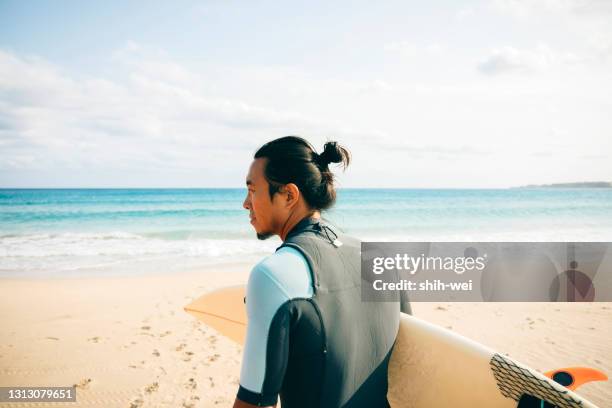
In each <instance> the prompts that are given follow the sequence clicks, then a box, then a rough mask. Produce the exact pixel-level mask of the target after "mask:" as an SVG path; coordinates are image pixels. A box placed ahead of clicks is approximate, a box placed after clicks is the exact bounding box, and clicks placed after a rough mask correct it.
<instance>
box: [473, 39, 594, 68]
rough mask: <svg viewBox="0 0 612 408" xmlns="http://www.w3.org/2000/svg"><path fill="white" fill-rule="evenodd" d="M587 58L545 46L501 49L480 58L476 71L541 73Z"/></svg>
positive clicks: (580, 61)
mask: <svg viewBox="0 0 612 408" xmlns="http://www.w3.org/2000/svg"><path fill="white" fill-rule="evenodd" d="M587 61H588V58H586V57H582V56H578V55H576V54H574V53H571V52H565V53H561V52H558V51H556V50H553V49H552V48H551V47H549V46H548V45H546V44H540V45H539V46H538V47H536V48H534V49H531V50H529V49H517V48H514V47H501V48H496V49H493V50H492V51H491V52H490V53H489V55H487V56H486V57H484V58H482V59H481V60H480V61H479V62H478V65H477V68H478V70H479V71H480V72H481V73H483V74H486V75H498V74H505V73H511V72H515V73H530V72H543V71H547V70H550V69H552V68H560V67H564V66H572V65H578V64H582V63H585V62H587Z"/></svg>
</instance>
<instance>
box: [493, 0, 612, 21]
mask: <svg viewBox="0 0 612 408" xmlns="http://www.w3.org/2000/svg"><path fill="white" fill-rule="evenodd" d="M493 5H494V7H495V8H496V9H497V10H499V11H501V12H504V13H508V14H511V15H513V16H515V17H520V18H528V17H532V16H535V15H538V14H542V13H557V14H574V15H587V16H589V15H590V16H596V15H601V14H609V13H612V2H610V1H609V0H495V1H494V2H493Z"/></svg>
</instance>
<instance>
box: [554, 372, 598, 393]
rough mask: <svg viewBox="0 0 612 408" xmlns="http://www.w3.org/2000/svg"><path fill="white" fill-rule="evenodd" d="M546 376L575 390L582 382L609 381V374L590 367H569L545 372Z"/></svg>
mask: <svg viewBox="0 0 612 408" xmlns="http://www.w3.org/2000/svg"><path fill="white" fill-rule="evenodd" d="M544 375H545V376H547V377H548V378H550V379H552V380H553V381H555V382H557V383H559V384H561V385H563V386H564V387H566V388H569V389H570V390H572V391H574V390H575V389H576V388H578V387H580V386H581V385H582V384H585V383H588V382H591V381H607V380H608V376H607V375H605V374H604V373H602V372H601V371H599V370H595V369H594V368H589V367H567V368H559V369H557V370H553V371H548V372H546V373H544Z"/></svg>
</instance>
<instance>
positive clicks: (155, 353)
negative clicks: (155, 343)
mask: <svg viewBox="0 0 612 408" xmlns="http://www.w3.org/2000/svg"><path fill="white" fill-rule="evenodd" d="M151 354H153V355H154V356H155V357H159V355H160V354H159V351H157V349H155V350H153V353H151Z"/></svg>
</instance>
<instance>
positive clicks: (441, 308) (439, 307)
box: [436, 306, 448, 311]
mask: <svg viewBox="0 0 612 408" xmlns="http://www.w3.org/2000/svg"><path fill="white" fill-rule="evenodd" d="M436 310H443V311H446V310H448V309H447V308H445V307H444V306H436Z"/></svg>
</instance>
